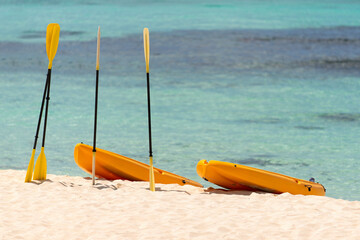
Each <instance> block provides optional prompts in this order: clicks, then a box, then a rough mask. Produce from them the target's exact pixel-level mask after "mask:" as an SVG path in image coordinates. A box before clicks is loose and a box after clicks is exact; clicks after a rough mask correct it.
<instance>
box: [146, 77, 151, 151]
mask: <svg viewBox="0 0 360 240" xmlns="http://www.w3.org/2000/svg"><path fill="white" fill-rule="evenodd" d="M146 78H147V97H148V121H149V157H152V156H153V155H152V143H151V109H150V74H149V73H146Z"/></svg>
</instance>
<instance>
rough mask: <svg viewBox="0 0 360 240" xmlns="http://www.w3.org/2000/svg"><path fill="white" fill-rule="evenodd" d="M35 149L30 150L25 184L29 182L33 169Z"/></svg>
mask: <svg viewBox="0 0 360 240" xmlns="http://www.w3.org/2000/svg"><path fill="white" fill-rule="evenodd" d="M34 158H35V149H33V150H32V153H31V158H30V162H29V166H28V169H27V172H26V177H25V182H31V179H32V174H33V169H34Z"/></svg>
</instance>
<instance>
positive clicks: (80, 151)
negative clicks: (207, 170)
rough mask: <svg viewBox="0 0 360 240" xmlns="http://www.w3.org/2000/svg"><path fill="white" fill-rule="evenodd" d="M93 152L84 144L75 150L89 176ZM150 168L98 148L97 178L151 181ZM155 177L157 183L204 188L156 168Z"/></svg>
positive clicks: (79, 164)
mask: <svg viewBox="0 0 360 240" xmlns="http://www.w3.org/2000/svg"><path fill="white" fill-rule="evenodd" d="M92 150H93V147H92V146H89V145H86V144H83V143H78V144H77V145H76V146H75V149H74V158H75V162H76V164H77V165H78V166H79V167H80V168H81V169H82V170H84V171H85V172H87V173H89V174H92V155H93V152H92ZM149 168H150V166H149V165H147V164H145V163H142V162H139V161H136V160H134V159H131V158H128V157H125V156H122V155H119V154H116V153H113V152H109V151H106V150H103V149H100V148H96V163H95V172H96V174H95V176H96V177H98V178H105V179H109V180H115V179H123V180H130V181H149ZM154 175H155V183H164V184H172V183H177V184H179V185H185V184H190V185H193V186H196V187H202V185H201V184H200V183H198V182H195V181H192V180H190V179H187V178H184V177H182V176H179V175H176V174H174V173H171V172H166V171H164V170H161V169H158V168H154Z"/></svg>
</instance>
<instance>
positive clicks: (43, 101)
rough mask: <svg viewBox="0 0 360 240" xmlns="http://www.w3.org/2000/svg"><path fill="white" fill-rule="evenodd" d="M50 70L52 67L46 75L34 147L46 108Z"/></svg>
mask: <svg viewBox="0 0 360 240" xmlns="http://www.w3.org/2000/svg"><path fill="white" fill-rule="evenodd" d="M49 71H50V69H49V70H48V74H47V76H46V81H45V87H44V93H43V97H42V101H41V107H40V114H39V120H38V124H37V128H36V135H35V140H34V147H33V149H36V144H37V139H38V138H39V130H40V125H41V117H42V113H43V110H44V103H45V96H46V92H47V87H48V80H49Z"/></svg>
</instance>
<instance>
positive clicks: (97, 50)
mask: <svg viewBox="0 0 360 240" xmlns="http://www.w3.org/2000/svg"><path fill="white" fill-rule="evenodd" d="M99 65H100V26H99V29H98V35H97V47H96V70H99Z"/></svg>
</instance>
